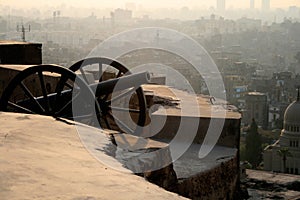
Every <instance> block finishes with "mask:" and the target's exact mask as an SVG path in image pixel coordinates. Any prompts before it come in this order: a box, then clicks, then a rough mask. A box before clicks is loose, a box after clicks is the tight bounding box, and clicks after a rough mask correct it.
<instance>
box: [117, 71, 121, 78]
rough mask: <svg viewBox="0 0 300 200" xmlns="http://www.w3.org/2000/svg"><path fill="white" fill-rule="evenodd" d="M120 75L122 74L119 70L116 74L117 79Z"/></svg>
mask: <svg viewBox="0 0 300 200" xmlns="http://www.w3.org/2000/svg"><path fill="white" fill-rule="evenodd" d="M121 75H122V72H121V70H119V72H118V74H117V78H119V77H121Z"/></svg>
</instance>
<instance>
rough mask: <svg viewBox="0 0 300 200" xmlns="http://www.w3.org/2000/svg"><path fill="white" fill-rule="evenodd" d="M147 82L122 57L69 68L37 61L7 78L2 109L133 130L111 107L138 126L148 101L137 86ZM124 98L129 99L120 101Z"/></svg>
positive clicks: (145, 76) (88, 61)
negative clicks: (126, 65) (125, 114)
mask: <svg viewBox="0 0 300 200" xmlns="http://www.w3.org/2000/svg"><path fill="white" fill-rule="evenodd" d="M149 81H150V75H149V73H148V72H141V73H136V74H131V73H130V71H129V70H128V69H127V68H126V67H125V66H124V65H123V64H121V63H120V62H118V61H116V60H112V59H110V58H104V57H92V58H87V59H83V60H80V61H78V62H76V63H75V64H73V65H72V66H71V67H69V68H65V67H62V66H58V65H37V66H32V67H29V68H26V69H25V70H23V71H21V72H20V73H18V74H17V75H16V76H15V77H14V78H13V79H12V80H11V81H10V83H9V84H8V86H7V87H6V89H5V90H4V91H3V93H2V96H1V99H0V110H1V111H7V112H21V113H30V114H41V115H47V116H53V117H55V118H59V119H60V118H65V119H70V120H76V121H77V120H78V121H80V122H83V123H87V124H89V125H95V124H100V126H101V128H107V129H113V130H122V131H124V132H126V133H134V132H135V131H136V130H135V129H134V128H132V127H131V126H129V125H128V124H127V123H126V121H128V119H126V117H125V118H120V117H117V116H115V114H114V112H113V111H116V112H117V113H118V112H121V113H122V112H126V113H129V115H130V117H131V118H132V121H134V122H136V125H137V126H144V125H145V121H146V107H147V106H146V100H145V96H144V92H143V90H142V88H141V85H142V84H146V83H149ZM124 100H127V101H128V102H127V104H126V103H125V104H124V105H123V104H122V101H124ZM74 105H75V106H76V109H75V110H76V112H75V113H74ZM121 116H122V115H121Z"/></svg>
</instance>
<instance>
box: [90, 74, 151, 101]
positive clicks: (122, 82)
mask: <svg viewBox="0 0 300 200" xmlns="http://www.w3.org/2000/svg"><path fill="white" fill-rule="evenodd" d="M149 82H150V74H149V72H140V73H136V74H130V75H126V76H122V77H119V78H115V79H109V80H106V81H102V82H100V83H94V84H91V85H89V86H90V88H91V89H92V91H94V92H95V96H96V97H98V96H101V95H104V94H109V93H112V92H113V91H115V92H117V91H121V90H126V89H129V88H132V87H135V88H138V87H140V86H141V85H143V84H146V83H149Z"/></svg>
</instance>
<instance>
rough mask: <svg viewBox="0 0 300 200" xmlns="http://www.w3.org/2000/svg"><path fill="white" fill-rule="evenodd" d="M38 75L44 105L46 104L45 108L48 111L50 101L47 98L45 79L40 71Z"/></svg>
mask: <svg viewBox="0 0 300 200" xmlns="http://www.w3.org/2000/svg"><path fill="white" fill-rule="evenodd" d="M38 75H39V79H40V84H41V89H42V93H43V96H44V100H45V105H46V108H45V110H46V112H49V111H50V103H49V98H48V95H47V89H46V85H45V80H44V76H43V73H42V71H39V72H38Z"/></svg>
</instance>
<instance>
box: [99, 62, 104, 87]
mask: <svg viewBox="0 0 300 200" xmlns="http://www.w3.org/2000/svg"><path fill="white" fill-rule="evenodd" d="M102 69H103V64H102V63H99V83H100V82H102V80H103V71H102Z"/></svg>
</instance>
